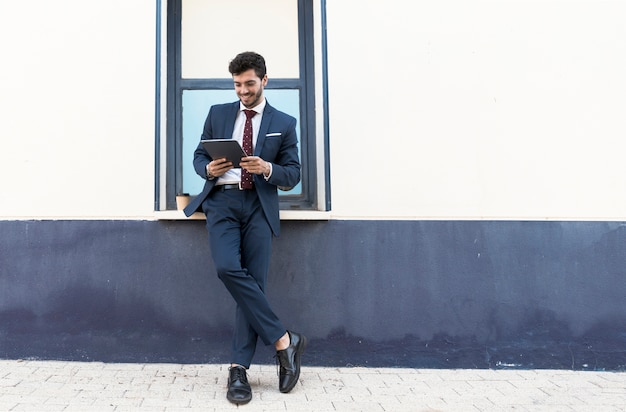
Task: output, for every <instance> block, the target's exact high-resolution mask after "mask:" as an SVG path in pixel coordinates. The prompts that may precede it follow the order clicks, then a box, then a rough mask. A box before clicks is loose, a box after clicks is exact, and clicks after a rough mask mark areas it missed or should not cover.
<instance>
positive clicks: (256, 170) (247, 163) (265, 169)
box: [239, 156, 270, 176]
mask: <svg viewBox="0 0 626 412" xmlns="http://www.w3.org/2000/svg"><path fill="white" fill-rule="evenodd" d="M239 164H240V165H241V167H243V168H244V169H245V170H247V171H248V172H250V173H252V174H255V175H260V174H261V173H262V174H264V175H265V176H267V175H269V173H270V165H269V163H267V162H266V161H265V160H263V159H261V158H260V157H258V156H247V157H242V158H241V161H240V162H239Z"/></svg>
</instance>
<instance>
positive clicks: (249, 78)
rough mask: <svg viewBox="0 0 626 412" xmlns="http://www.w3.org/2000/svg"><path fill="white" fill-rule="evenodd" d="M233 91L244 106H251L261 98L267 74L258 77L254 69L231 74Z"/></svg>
mask: <svg viewBox="0 0 626 412" xmlns="http://www.w3.org/2000/svg"><path fill="white" fill-rule="evenodd" d="M233 81H234V83H235V93H237V96H238V97H239V99H240V100H241V103H243V105H244V106H246V107H247V108H252V107H254V106H256V105H257V104H259V102H260V101H261V99H262V98H263V88H264V87H265V85H266V84H267V75H265V76H263V78H262V79H261V78H259V77H258V76H257V75H256V73H255V72H254V69H250V70H247V71H245V72H243V73H240V74H235V75H233Z"/></svg>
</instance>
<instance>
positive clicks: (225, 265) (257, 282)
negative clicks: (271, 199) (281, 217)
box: [203, 189, 286, 368]
mask: <svg viewBox="0 0 626 412" xmlns="http://www.w3.org/2000/svg"><path fill="white" fill-rule="evenodd" d="M203 210H204V212H205V214H206V217H207V230H208V233H209V246H210V249H211V255H212V256H213V262H214V264H215V268H216V270H217V275H218V276H219V278H220V279H221V280H222V282H223V283H224V285H225V286H226V289H227V290H228V291H229V292H230V294H231V296H232V297H233V299H234V300H235V302H236V304H237V309H236V316H235V327H234V331H233V343H232V355H231V356H232V357H231V363H236V364H239V365H242V366H245V367H246V368H249V367H250V363H251V362H252V358H253V356H254V352H255V350H256V344H257V339H258V338H259V337H260V338H261V340H262V341H263V343H265V344H266V345H271V344H273V343H274V342H276V341H277V340H278V339H279V338H280V337H282V336H283V335H284V334H285V332H286V329H285V328H284V327H283V325H282V323H281V322H280V320H279V319H278V317H277V316H276V314H275V313H274V312H273V310H272V308H271V306H270V304H269V302H268V300H267V297H266V295H265V285H266V281H267V274H268V270H269V264H270V257H271V253H272V230H271V228H270V225H269V223H268V221H267V219H266V217H265V214H264V212H263V208H262V206H261V202H260V200H259V198H258V196H257V193H256V190H254V189H252V190H236V189H232V190H219V189H214V190H213V191H212V192H211V193H210V194H209V196H208V197H207V198H206V199H205V201H204V203H203Z"/></svg>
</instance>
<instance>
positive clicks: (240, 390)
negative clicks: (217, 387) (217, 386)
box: [226, 366, 252, 405]
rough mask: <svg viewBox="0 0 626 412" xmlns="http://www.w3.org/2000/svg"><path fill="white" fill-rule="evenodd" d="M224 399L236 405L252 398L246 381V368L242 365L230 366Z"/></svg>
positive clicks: (250, 389)
mask: <svg viewBox="0 0 626 412" xmlns="http://www.w3.org/2000/svg"><path fill="white" fill-rule="evenodd" d="M226 399H228V400H229V401H231V402H232V403H236V404H238V405H242V404H244V403H248V402H250V400H251V399H252V388H250V384H249V383H248V376H247V375H246V368H244V367H243V366H231V367H230V369H229V372H228V392H226Z"/></svg>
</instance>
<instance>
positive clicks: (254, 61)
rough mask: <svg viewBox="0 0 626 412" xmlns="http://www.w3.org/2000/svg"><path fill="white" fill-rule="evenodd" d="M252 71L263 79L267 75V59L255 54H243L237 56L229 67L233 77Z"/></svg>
mask: <svg viewBox="0 0 626 412" xmlns="http://www.w3.org/2000/svg"><path fill="white" fill-rule="evenodd" d="M250 69H254V72H255V73H256V75H257V76H258V77H259V78H260V79H262V78H263V77H265V74H266V73H267V69H266V68H265V59H264V58H263V56H261V55H260V54H258V53H255V52H243V53H239V54H238V55H237V56H235V58H234V59H232V60H231V62H230V64H229V65H228V71H229V72H230V74H232V75H237V74H241V73H243V72H245V71H248V70H250Z"/></svg>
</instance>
